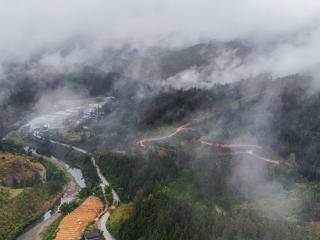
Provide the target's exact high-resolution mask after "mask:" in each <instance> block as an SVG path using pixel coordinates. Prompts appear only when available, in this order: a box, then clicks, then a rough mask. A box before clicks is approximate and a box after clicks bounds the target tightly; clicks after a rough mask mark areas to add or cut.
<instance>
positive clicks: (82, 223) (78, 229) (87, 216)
mask: <svg viewBox="0 0 320 240" xmlns="http://www.w3.org/2000/svg"><path fill="white" fill-rule="evenodd" d="M102 210H103V203H102V201H101V200H100V199H99V198H97V197H94V196H91V197H88V198H87V199H86V200H85V201H84V202H83V203H82V204H81V205H80V206H79V207H78V208H77V209H75V210H74V211H73V212H71V213H70V214H68V215H67V216H66V217H65V218H64V219H63V220H62V221H61V223H60V224H59V227H58V232H57V235H56V238H55V240H79V239H81V236H82V233H83V232H84V230H85V228H86V226H87V225H88V224H89V223H90V222H92V221H95V219H96V218H97V217H98V215H99V213H100V212H101V211H102Z"/></svg>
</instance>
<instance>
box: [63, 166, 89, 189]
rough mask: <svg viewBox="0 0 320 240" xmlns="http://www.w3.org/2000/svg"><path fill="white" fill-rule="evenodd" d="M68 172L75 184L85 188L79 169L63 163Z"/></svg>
mask: <svg viewBox="0 0 320 240" xmlns="http://www.w3.org/2000/svg"><path fill="white" fill-rule="evenodd" d="M64 164H65V166H66V168H67V170H68V172H69V173H70V174H71V175H72V176H73V177H74V179H75V181H76V182H77V184H78V185H79V186H80V187H81V188H84V187H85V186H86V183H85V181H84V178H83V174H82V172H81V170H80V169H79V168H75V167H70V166H69V165H68V164H67V163H64Z"/></svg>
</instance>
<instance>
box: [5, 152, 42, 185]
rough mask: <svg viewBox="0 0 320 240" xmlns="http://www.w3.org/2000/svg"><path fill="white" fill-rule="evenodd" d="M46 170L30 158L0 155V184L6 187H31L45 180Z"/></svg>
mask: <svg viewBox="0 0 320 240" xmlns="http://www.w3.org/2000/svg"><path fill="white" fill-rule="evenodd" d="M45 176H46V169H45V167H44V166H43V165H42V164H41V163H39V162H35V161H34V159H33V158H32V157H29V156H26V155H18V154H13V153H0V184H2V185H4V186H7V187H26V186H33V184H34V183H38V181H40V180H42V181H44V180H45Z"/></svg>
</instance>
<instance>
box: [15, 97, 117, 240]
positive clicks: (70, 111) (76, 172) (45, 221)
mask: <svg viewBox="0 0 320 240" xmlns="http://www.w3.org/2000/svg"><path fill="white" fill-rule="evenodd" d="M106 99H108V98H106ZM105 102H106V101H104V102H103V103H100V105H101V104H104V103H105ZM97 107H99V104H92V103H91V104H88V105H87V107H83V106H82V107H79V106H74V105H73V106H72V107H70V108H67V109H65V110H63V111H58V112H54V113H50V114H46V115H43V116H39V117H36V118H34V119H32V120H31V121H30V122H29V123H28V124H26V125H25V126H24V128H27V129H29V131H31V132H32V135H33V136H34V137H35V138H38V139H43V138H42V137H41V134H40V133H41V132H40V130H39V128H41V127H44V126H46V127H47V128H61V127H63V122H64V121H66V120H68V119H70V118H72V117H74V116H75V115H76V114H78V112H79V109H81V110H82V111H83V110H85V112H87V113H90V112H91V111H92V110H94V109H95V108H97ZM49 140H50V139H49ZM50 142H51V143H52V144H56V145H60V146H63V147H67V148H72V149H73V150H75V151H78V152H80V153H83V154H87V155H89V156H90V157H91V163H92V164H93V166H94V167H95V169H96V171H97V175H98V176H99V178H100V181H101V184H100V185H101V188H102V191H103V192H104V190H105V187H106V186H109V182H108V181H107V179H106V178H105V176H103V174H102V173H101V170H100V167H99V166H98V164H97V162H96V160H95V158H94V157H93V154H92V153H90V152H88V151H86V150H85V149H81V148H78V147H75V146H72V145H69V144H65V143H62V142H58V141H54V140H50ZM51 158H52V159H53V160H56V161H58V162H60V163H63V164H64V165H65V167H66V169H67V171H68V172H69V174H70V175H71V176H72V181H70V183H68V185H67V186H66V188H65V192H64V195H63V197H62V198H61V199H60V201H59V204H58V205H56V206H55V207H53V208H52V209H50V210H49V211H47V212H46V213H44V214H43V216H42V217H41V218H40V219H39V221H38V222H37V223H36V224H35V225H33V226H32V227H30V228H29V229H27V230H26V231H25V232H24V233H23V234H22V235H21V236H19V237H18V238H17V240H38V239H40V238H39V233H40V232H41V231H42V230H43V228H44V227H46V226H48V225H50V224H51V223H52V222H53V221H54V220H55V219H57V218H58V217H59V216H60V213H59V212H58V209H59V207H60V206H61V204H62V203H64V202H71V201H73V200H74V199H75V198H76V195H77V193H78V192H79V190H80V188H83V187H85V182H84V178H83V174H82V172H81V170H80V169H77V168H72V167H70V166H69V165H68V164H67V163H65V162H63V161H61V160H58V159H56V158H55V157H53V156H52V157H51ZM112 194H113V199H114V202H113V203H112V205H111V206H106V209H105V211H104V213H103V214H102V216H101V217H100V219H99V222H98V224H97V225H98V228H99V229H100V230H101V231H102V232H103V235H104V237H105V239H106V240H114V238H113V237H112V235H111V234H110V233H109V232H108V230H107V228H106V222H107V220H108V218H109V212H108V211H107V210H108V207H110V208H115V207H116V206H117V204H118V203H119V202H120V198H119V196H118V194H117V193H116V192H115V191H114V190H113V189H112Z"/></svg>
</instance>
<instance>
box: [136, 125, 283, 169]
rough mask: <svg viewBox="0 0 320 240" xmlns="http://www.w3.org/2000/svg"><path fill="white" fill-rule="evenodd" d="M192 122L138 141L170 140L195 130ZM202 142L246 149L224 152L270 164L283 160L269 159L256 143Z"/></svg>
mask: <svg viewBox="0 0 320 240" xmlns="http://www.w3.org/2000/svg"><path fill="white" fill-rule="evenodd" d="M199 121H200V120H199V119H196V121H193V122H197V123H199ZM190 125H191V124H190V122H189V123H186V124H184V125H181V126H179V127H177V128H176V129H175V131H174V132H172V133H169V134H166V135H161V136H152V137H147V138H143V139H141V140H138V141H137V144H138V145H139V146H140V147H143V148H145V147H146V146H147V145H146V143H148V142H159V141H164V140H168V139H170V138H172V137H174V136H175V135H177V134H178V133H180V132H184V131H192V130H194V129H193V128H191V127H189V126H190ZM198 141H199V143H200V144H202V145H206V146H210V147H214V148H218V149H224V150H233V149H235V150H244V151H230V153H224V155H228V154H229V155H232V154H247V155H250V156H252V157H254V158H256V159H259V160H261V161H264V162H266V163H269V164H273V165H280V164H281V163H282V161H280V160H274V159H269V158H266V157H263V156H260V155H259V154H257V153H256V152H255V151H257V150H262V149H263V147H262V146H260V145H254V144H224V143H218V142H208V141H205V140H201V139H199V140H198Z"/></svg>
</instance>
